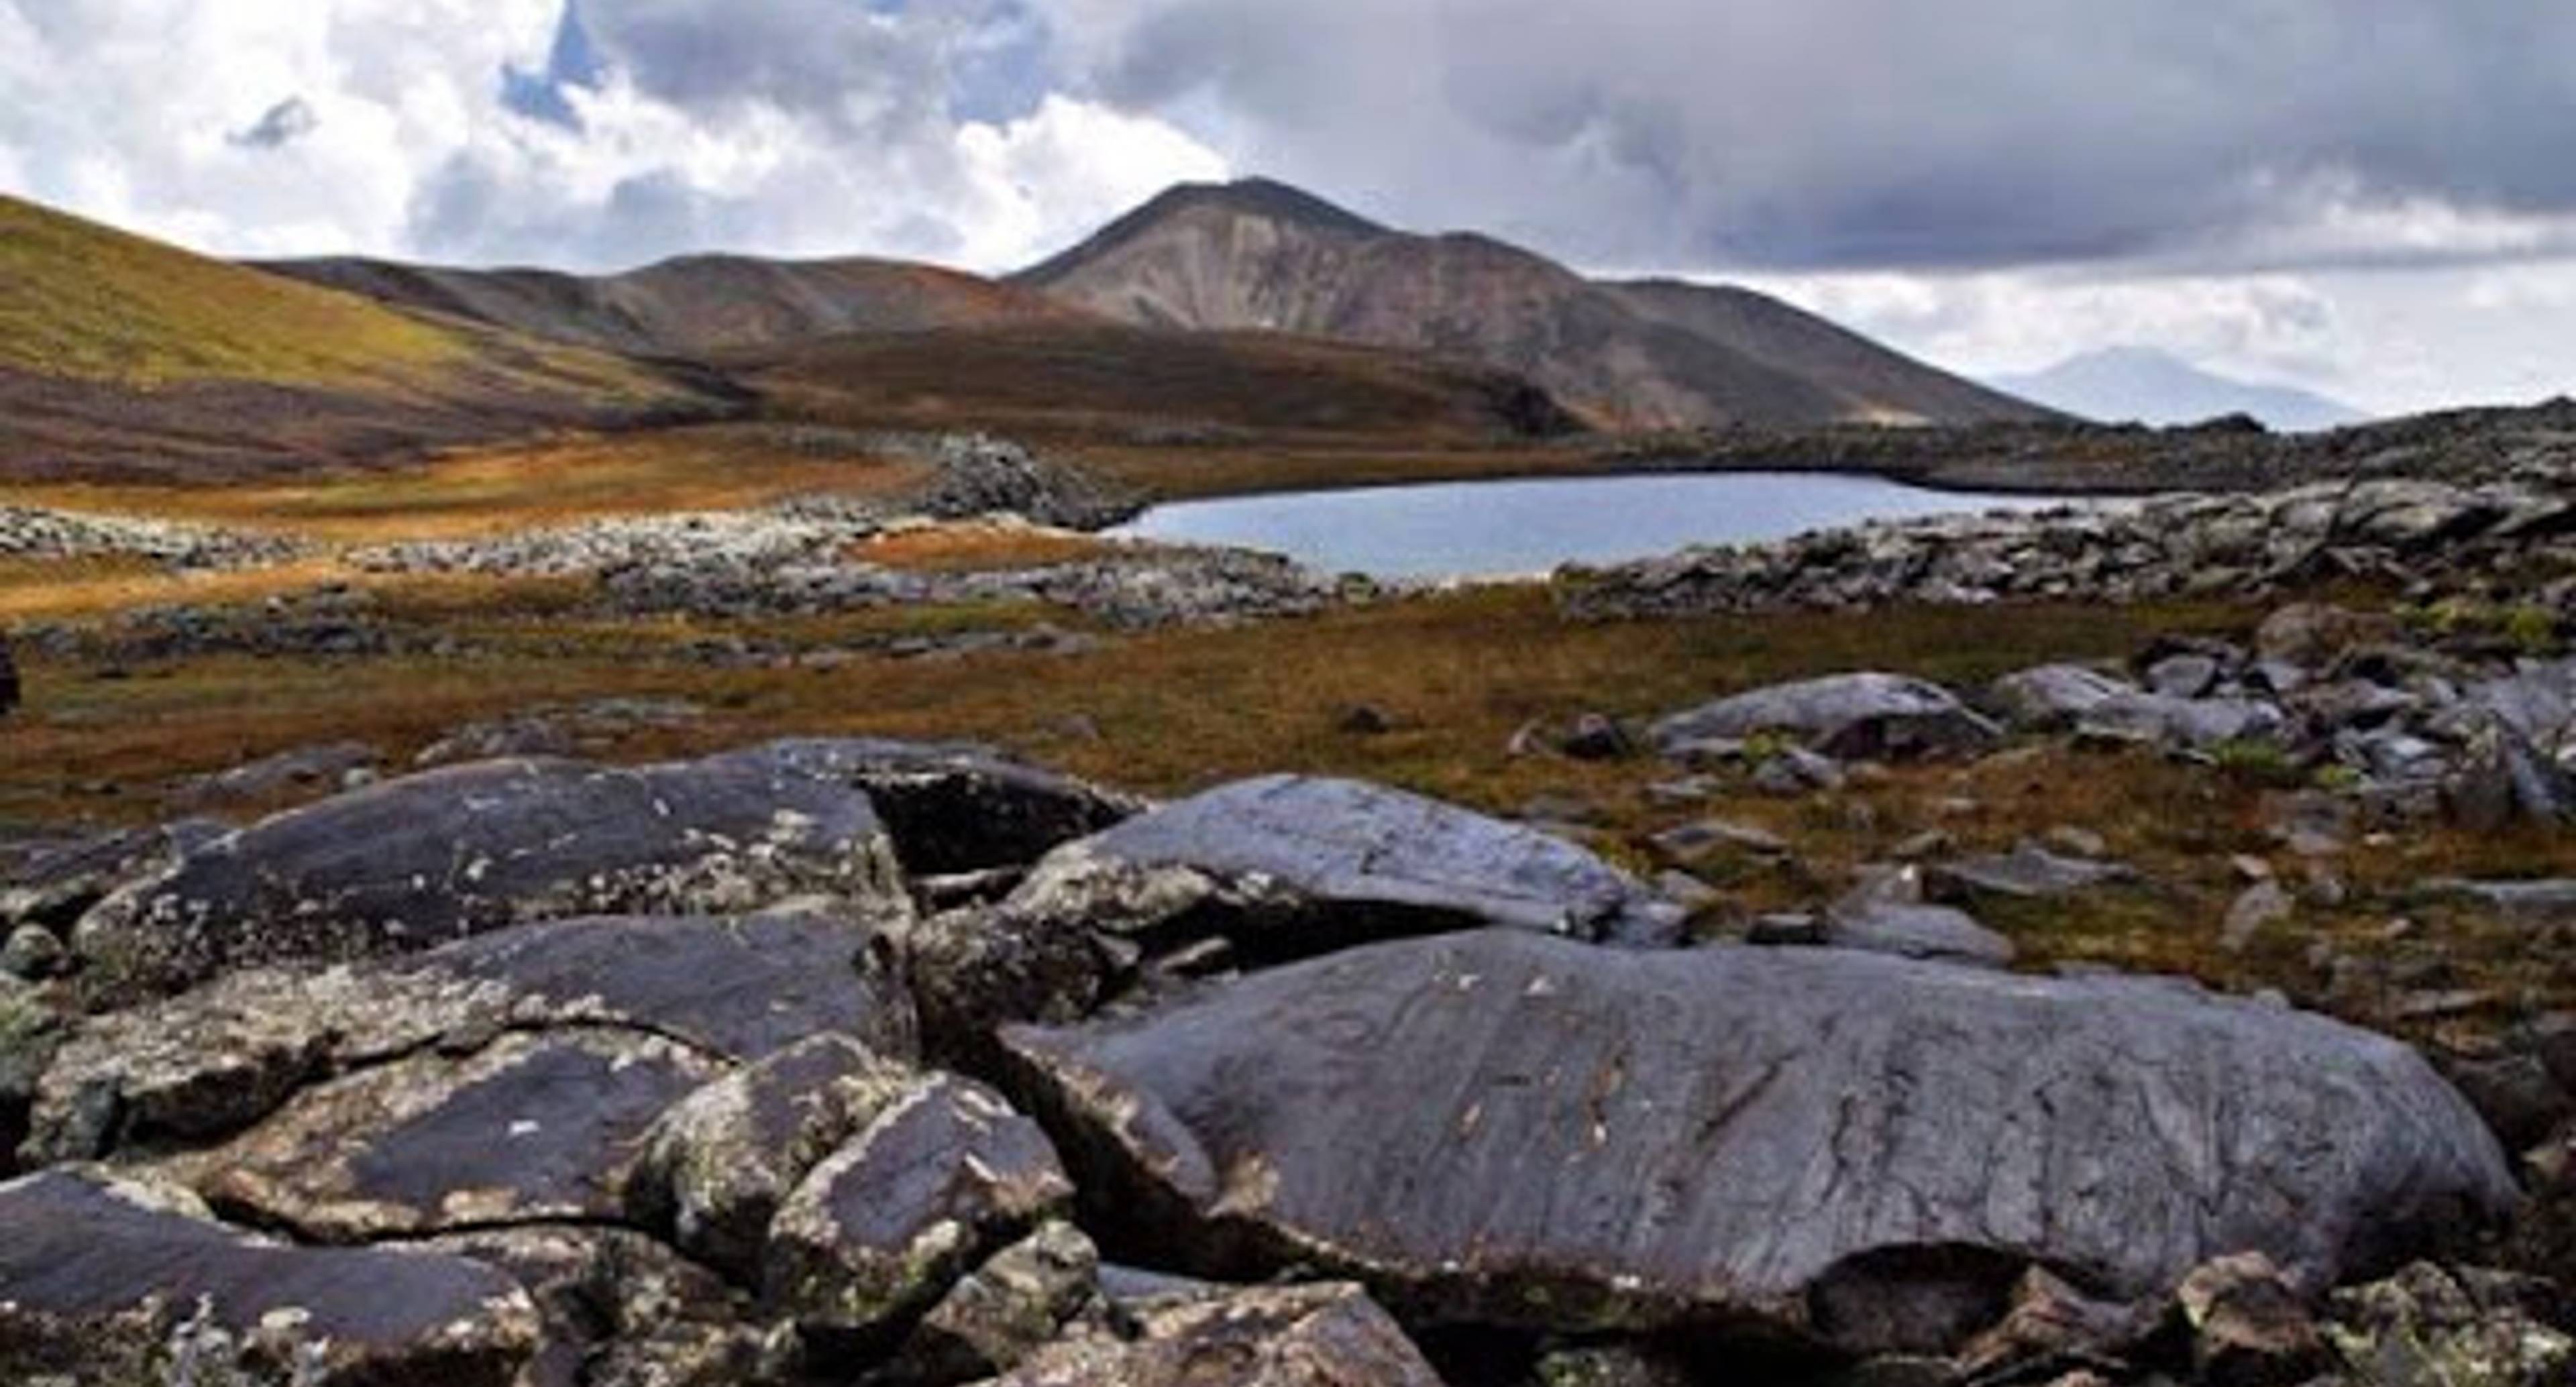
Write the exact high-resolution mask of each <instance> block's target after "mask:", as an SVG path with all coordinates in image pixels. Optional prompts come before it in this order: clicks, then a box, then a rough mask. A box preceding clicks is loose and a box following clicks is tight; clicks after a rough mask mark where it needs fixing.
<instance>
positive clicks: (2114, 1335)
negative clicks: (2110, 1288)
mask: <svg viewBox="0 0 2576 1387" xmlns="http://www.w3.org/2000/svg"><path fill="white" fill-rule="evenodd" d="M2148 1320H2149V1317H2148V1316H2147V1315H2146V1314H2145V1313H2143V1312H2142V1308H2141V1307H2139V1306H2135V1305H2123V1304H2118V1303H2114V1302H2111V1301H2104V1300H2096V1299H2094V1298H2093V1297H2091V1296H2088V1295H2085V1294H2084V1293H2083V1292H2082V1291H2079V1290H2077V1289H2076V1288H2075V1287H2073V1286H2071V1285H2069V1284H2067V1282H2066V1281H2065V1280H2063V1279H2062V1278H2060V1277H2058V1276H2057V1275H2056V1274H2055V1273H2053V1272H2050V1271H2049V1270H2048V1269H2047V1268H2045V1267H2032V1268H2031V1269H2030V1270H2028V1271H2026V1272H2024V1273H2022V1277H2021V1280H2020V1281H2018V1282H2016V1283H2014V1285H2013V1288H2012V1301H2011V1308H2010V1309H2009V1310H2007V1311H2006V1312H2005V1314H2004V1316H2003V1318H2002V1319H2001V1320H1999V1321H1997V1322H1996V1323H1995V1324H1994V1325H1993V1326H1992V1327H1991V1328H1988V1329H1986V1330H1985V1331H1983V1332H1981V1333H1979V1334H1978V1335H1977V1336H1976V1338H1974V1339H1972V1340H1970V1341H1969V1343H1968V1344H1967V1346H1966V1347H1965V1348H1962V1349H1961V1350H1960V1351H1959V1355H1958V1365H1957V1367H1958V1375H1959V1376H1960V1377H1964V1378H1967V1379H1971V1380H1985V1379H1989V1378H1994V1377H1999V1376H2003V1375H2006V1374H2007V1372H2008V1373H2009V1375H2010V1376H2011V1377H2012V1378H2013V1379H2014V1380H2017V1381H2019V1380H2029V1379H2030V1378H2032V1377H2034V1376H2036V1375H2037V1373H2035V1372H2034V1369H2042V1370H2044V1368H2045V1365H2049V1364H2072V1363H2092V1364H2096V1365H2103V1364H2109V1363H2114V1362H2117V1361H2118V1360H2119V1359H2120V1357H2121V1355H2123V1354H2124V1353H2125V1352H2126V1351H2127V1349H2128V1348H2129V1346H2130V1345H2131V1344H2132V1343H2134V1342H2136V1341H2137V1340H2139V1339H2141V1338H2143V1337H2144V1336H2145V1334H2146V1332H2147V1331H2148V1330H2149V1329H2150V1328H2151V1327H2152V1326H2151V1325H2150V1323H2149V1322H2148Z"/></svg>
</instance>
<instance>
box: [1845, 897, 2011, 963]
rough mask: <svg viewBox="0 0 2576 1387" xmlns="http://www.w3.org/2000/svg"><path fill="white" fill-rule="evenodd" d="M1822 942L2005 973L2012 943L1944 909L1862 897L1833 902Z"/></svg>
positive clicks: (1968, 917)
mask: <svg viewBox="0 0 2576 1387" xmlns="http://www.w3.org/2000/svg"><path fill="white" fill-rule="evenodd" d="M1824 942H1825V943H1826V944H1828V945H1830V946H1831V947H1833V948H1837V949H1859V950H1863V951H1865V952H1868V953H1877V954H1894V955H1896V956H1898V957H1900V958H1926V959H1941V960H1945V961H1947V962H1951V963H1963V964H1974V965H1977V966H1981V967H1987V968H2009V967H2011V966H2012V961H2013V956H2014V951H2013V945H2012V941H2011V940H2009V939H2006V938H2004V937H2003V936H2002V935H2000V934H1997V933H1995V932H1994V931H1993V930H1990V929H1988V928H1986V927H1985V926H1984V925H1981V924H1979V923H1977V919H1976V917H1975V916H1973V915H1970V914H1968V913H1967V912H1966V911H1963V910H1954V909H1952V908H1951V907H1949V906H1945V905H1911V904H1906V903H1903V902H1898V901H1890V900H1884V899H1879V898H1876V897H1867V896H1865V897H1863V898H1860V899H1850V900H1846V901H1843V902H1840V903H1837V904H1836V906H1835V907H1834V909H1833V910H1831V911H1830V912H1828V913H1827V915H1826V917H1825V937H1824Z"/></svg>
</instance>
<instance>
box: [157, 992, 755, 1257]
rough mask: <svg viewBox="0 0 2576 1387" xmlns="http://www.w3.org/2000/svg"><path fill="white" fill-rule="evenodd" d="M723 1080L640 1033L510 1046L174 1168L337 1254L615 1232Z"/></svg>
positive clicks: (365, 1085)
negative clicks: (558, 1224)
mask: <svg viewBox="0 0 2576 1387" xmlns="http://www.w3.org/2000/svg"><path fill="white" fill-rule="evenodd" d="M722 1072H723V1071H722V1067H721V1065H720V1063H719V1062H717V1061H714V1060H711V1059H709V1058H707V1057H706V1056H704V1055H703V1054H700V1053H698V1052H695V1051H691V1050H687V1049H683V1048H681V1047H679V1046H677V1045H673V1044H671V1043H670V1042H668V1041H665V1040H661V1039H658V1038H654V1037H649V1036H642V1035H637V1034H634V1033H631V1032H618V1031H606V1030H575V1031H566V1032H563V1033H561V1034H557V1035H525V1034H511V1035H506V1036H503V1037H502V1038H501V1039H499V1040H497V1041H495V1042H493V1043H492V1044H491V1045H490V1046H488V1047H486V1048H484V1049H483V1050H481V1051H478V1052H477V1053H475V1054H473V1055H471V1056H468V1057H465V1058H462V1059H450V1058H448V1057H446V1056H443V1055H439V1054H436V1053H427V1054H419V1055H414V1056H411V1057H409V1058H406V1059H402V1060H397V1061H395V1062H393V1063H391V1064H386V1065H381V1066H378V1067H376V1068H372V1069H367V1070H363V1071H360V1072H359V1073H356V1074H352V1075H349V1076H348V1077H346V1078H341V1079H335V1080H332V1081H330V1082H328V1083H325V1084H321V1085H318V1086H316V1087H313V1088H310V1089H306V1090H305V1091H304V1092H302V1093H300V1094H298V1095H296V1096H295V1097H294V1098H293V1099H291V1100H289V1101H288V1102H287V1103H286V1105H285V1106H284V1107H282V1108H280V1109H278V1110H277V1111H276V1112H275V1113H274V1114H272V1115H270V1116H269V1117H268V1118H267V1119H266V1120H265V1121H263V1122H261V1123H260V1124H259V1125H258V1126H256V1127H253V1128H251V1129H250V1130H249V1131H247V1132H245V1133H243V1134H242V1135H240V1136H238V1137H235V1138H234V1139H233V1140H231V1141H229V1142H226V1143H224V1144H223V1145H220V1146H216V1147H212V1148H209V1149H207V1150H203V1151H195V1152H190V1153H187V1154H185V1155H181V1156H176V1157H172V1158H171V1159H169V1160H168V1161H167V1162H165V1163H163V1165H162V1167H161V1169H162V1170H163V1171H164V1172H165V1174H166V1175H167V1176H168V1177H170V1178H172V1179H174V1180H176V1181H178V1182H180V1183H183V1184H186V1185H188V1186H189V1187H191V1188H193V1189H196V1190H198V1191H199V1192H200V1193H202V1194H204V1195H205V1196H206V1198H207V1199H208V1200H209V1201H210V1202H212V1203H213V1204H215V1205H216V1206H217V1207H218V1208H223V1209H227V1210H234V1211H240V1212H243V1213H246V1214H248V1215H251V1216H254V1217H255V1218H256V1219H257V1220H258V1221H259V1222H260V1223H262V1224H263V1225H267V1226H275V1227H287V1228H293V1229H295V1230H296V1231H297V1232H298V1233H300V1234H302V1235H303V1236H305V1237H307V1238H311V1239H315V1240H317V1241H324V1242H361V1241H373V1240H379V1239H382V1238H386V1237H393V1236H406V1237H408V1236H420V1235H425V1234H432V1233H439V1232H446V1231H451V1230H455V1229H459V1228H469V1227H481V1226H489V1225H493V1224H500V1223H531V1222H544V1221H569V1222H583V1221H590V1222H598V1221H606V1220H613V1219H615V1218H617V1217H618V1216H619V1215H620V1214H621V1213H622V1212H623V1211H624V1209H625V1207H626V1187H627V1184H628V1181H629V1179H630V1177H631V1175H632V1173H633V1170H634V1168H635V1164H636V1161H637V1159H638V1158H639V1156H640V1155H641V1153H642V1145H643V1138H644V1134H645V1131H646V1130H647V1129H648V1128H650V1127H651V1126H652V1124H653V1121H654V1119H656V1118H658V1117H660V1116H661V1115H662V1113H663V1112H664V1111H665V1110H667V1109H668V1108H669V1107H670V1106H671V1105H672V1104H674V1103H676V1102H678V1101H680V1100H681V1099H682V1098H685V1097H687V1096H688V1095H689V1094H690V1093H691V1092H693V1091H695V1090H696V1089H698V1088H699V1087H700V1086H702V1085H704V1084H706V1083H708V1082H709V1081H711V1080H713V1079H715V1078H716V1077H718V1076H719V1075H720V1074H721V1073H722Z"/></svg>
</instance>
